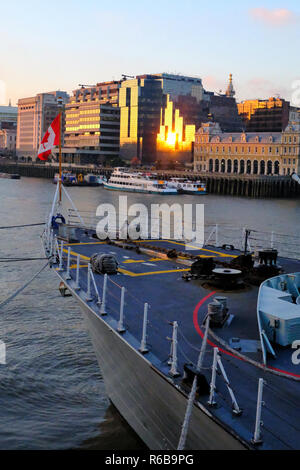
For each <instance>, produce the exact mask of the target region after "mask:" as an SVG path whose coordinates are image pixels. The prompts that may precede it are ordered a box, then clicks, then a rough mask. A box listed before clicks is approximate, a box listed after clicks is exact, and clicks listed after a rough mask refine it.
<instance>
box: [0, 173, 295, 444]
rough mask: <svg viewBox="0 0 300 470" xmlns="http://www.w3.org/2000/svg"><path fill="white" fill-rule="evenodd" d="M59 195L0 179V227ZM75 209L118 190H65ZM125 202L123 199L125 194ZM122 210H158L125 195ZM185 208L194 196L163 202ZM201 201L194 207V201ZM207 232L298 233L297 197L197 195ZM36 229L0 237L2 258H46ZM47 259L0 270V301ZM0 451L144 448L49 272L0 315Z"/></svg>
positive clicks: (28, 219) (28, 182) (33, 216)
mask: <svg viewBox="0 0 300 470" xmlns="http://www.w3.org/2000/svg"><path fill="white" fill-rule="evenodd" d="M54 190H55V187H54V185H53V184H51V182H50V181H48V180H44V179H36V178H22V179H21V180H19V181H17V180H5V179H0V214H1V222H0V226H8V225H19V224H28V223H38V222H43V221H44V220H45V214H46V213H47V212H48V211H49V210H50V206H51V200H52V198H53V194H54ZM69 193H70V195H71V197H72V199H73V200H74V202H75V204H76V205H77V207H78V208H79V209H80V210H91V211H95V210H96V207H97V206H98V204H100V203H101V202H107V203H117V197H118V193H117V192H110V191H106V190H104V189H103V188H70V189H69ZM123 194H124V193H123ZM127 195H128V204H132V203H134V202H143V203H145V204H146V205H149V204H150V203H152V202H156V203H158V202H161V201H159V200H158V198H157V196H155V195H141V194H133V193H127ZM178 198H181V202H184V203H190V202H194V201H195V199H194V198H195V197H194V196H187V195H186V196H168V197H164V202H167V203H173V202H178ZM197 202H198V201H197ZM201 202H202V203H204V204H205V222H206V223H207V224H214V223H219V224H220V226H222V224H229V225H231V226H232V227H237V226H248V227H249V226H250V227H251V228H253V229H257V230H262V231H271V230H274V231H275V232H278V233H286V234H289V235H299V232H300V201H299V199H298V200H297V199H295V200H292V199H288V200H287V199H273V200H268V199H262V200H255V199H247V198H239V197H230V196H216V195H205V196H201ZM41 231H42V227H39V226H37V227H32V228H26V229H25V228H24V229H10V230H0V258H1V259H3V258H8V257H18V256H19V257H42V256H44V255H43V251H42V247H41V240H40V235H41ZM44 263H45V261H43V260H37V261H23V262H1V260H0V303H1V302H2V301H3V300H5V299H6V298H7V297H8V296H9V295H10V294H11V293H12V292H14V291H15V290H16V289H17V288H18V287H20V286H21V285H22V284H24V282H25V281H26V280H27V279H30V278H31V277H32V276H33V275H34V274H35V273H36V272H37V271H38V270H39V269H40V268H41V267H42V266H43V264H44ZM0 340H1V341H3V342H4V343H5V345H6V364H0V449H71V448H72V449H74V448H77V449H79V448H81V449H82V448H85V449H120V450H121V449H141V448H143V447H144V445H143V443H142V442H141V441H140V439H139V438H138V436H136V435H135V433H134V432H133V431H132V430H131V429H130V428H129V426H128V425H127V424H126V423H125V422H124V420H123V419H122V418H121V417H120V415H119V414H118V412H117V411H116V410H115V408H114V407H113V406H112V405H111V404H110V402H109V399H108V397H107V395H106V393H105V387H104V383H103V380H102V377H101V371H100V370H99V367H98V364H97V362H96V358H95V355H94V352H93V349H92V345H91V342H90V339H89V336H88V333H87V331H86V329H85V324H84V322H83V317H82V314H81V312H80V309H79V307H78V306H77V304H76V302H75V301H73V299H72V298H71V297H69V298H62V297H61V296H60V294H59V292H58V281H57V277H56V276H55V275H54V273H53V272H51V270H49V269H46V270H45V271H43V272H42V273H41V275H40V276H39V277H38V278H37V279H36V280H35V281H34V282H33V283H32V284H31V285H30V286H29V287H28V288H27V289H26V290H25V291H24V292H22V293H21V294H20V295H19V296H18V297H17V298H15V299H14V300H13V301H12V302H11V303H9V304H8V305H6V306H5V307H4V308H3V309H1V311H0Z"/></svg>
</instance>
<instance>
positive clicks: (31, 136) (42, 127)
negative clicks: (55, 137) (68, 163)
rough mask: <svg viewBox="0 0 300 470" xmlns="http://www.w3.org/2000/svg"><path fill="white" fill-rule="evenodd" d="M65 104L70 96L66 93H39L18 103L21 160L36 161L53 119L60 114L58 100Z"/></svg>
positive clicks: (18, 151)
mask: <svg viewBox="0 0 300 470" xmlns="http://www.w3.org/2000/svg"><path fill="white" fill-rule="evenodd" d="M59 98H60V99H62V102H63V104H64V103H66V102H67V101H68V98H69V95H68V94H67V93H66V92H64V91H53V92H48V93H39V94H37V95H36V96H33V97H30V98H22V99H20V100H19V101H18V124H17V156H18V158H19V159H21V160H36V158H37V150H38V147H39V145H40V142H41V139H42V138H43V136H44V134H45V132H46V131H47V129H48V127H49V126H50V124H51V122H52V121H53V119H54V118H55V117H56V116H57V114H58V113H59V112H60V110H61V108H60V107H59V105H58V99H59Z"/></svg>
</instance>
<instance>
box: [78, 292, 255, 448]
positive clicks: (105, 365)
mask: <svg viewBox="0 0 300 470" xmlns="http://www.w3.org/2000/svg"><path fill="white" fill-rule="evenodd" d="M72 294H73V296H74V297H75V298H76V299H77V301H78V302H79V304H80V307H81V309H82V311H83V313H84V317H85V320H86V323H87V326H88V329H89V331H90V335H91V338H92V343H93V346H94V350H95V353H96V356H97V360H98V363H99V366H100V369H101V372H102V376H103V378H104V383H105V387H106V391H107V394H108V396H109V398H110V400H111V401H112V403H113V404H114V405H115V407H116V408H117V409H118V411H119V412H120V413H121V415H122V416H123V417H124V418H125V420H126V421H127V422H128V424H129V425H130V426H131V427H132V428H133V429H134V430H135V432H136V433H137V434H138V435H139V436H140V438H141V439H142V440H143V441H144V442H145V444H146V445H147V446H148V447H149V449H152V450H166V449H168V450H170V449H177V445H178V441H179V437H180V432H181V426H182V422H183V419H184V415H185V411H186V405H187V398H186V396H185V395H184V394H183V393H182V392H181V391H180V390H178V389H177V388H176V387H175V386H174V385H173V384H172V382H171V381H169V380H168V379H166V378H165V377H164V376H163V375H162V374H160V373H159V371H157V370H156V369H155V368H154V367H153V366H152V365H151V363H150V362H149V361H147V358H146V357H145V356H142V355H141V354H139V353H138V352H137V351H136V350H135V349H134V348H132V347H131V346H130V345H129V344H128V343H127V342H126V341H124V339H123V338H122V336H121V335H120V334H119V333H117V332H116V331H115V330H113V329H112V328H111V327H110V326H109V325H108V324H107V323H106V322H105V321H104V320H103V319H102V318H101V317H99V316H98V315H96V314H95V313H94V312H93V310H92V309H90V308H89V306H88V305H87V304H86V303H85V302H84V301H83V300H82V299H81V298H80V297H79V296H78V295H77V294H76V293H75V292H74V291H73V292H72ZM200 406H201V405H199V406H196V405H194V408H193V413H192V419H191V423H190V427H189V432H188V437H187V442H186V449H187V450H188V449H191V450H216V449H218V450H219V449H227V450H228V449H233V450H242V449H246V448H247V445H246V444H245V443H242V442H241V440H239V438H238V437H237V436H235V435H234V434H233V433H232V431H231V430H229V429H226V428H225V427H224V425H223V424H221V423H220V422H218V421H217V420H216V419H215V418H214V417H213V416H212V415H210V413H209V411H208V410H206V409H204V408H203V407H202V408H200Z"/></svg>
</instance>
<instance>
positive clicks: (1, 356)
mask: <svg viewBox="0 0 300 470" xmlns="http://www.w3.org/2000/svg"><path fill="white" fill-rule="evenodd" d="M1 364H6V345H5V343H4V342H3V341H1V340H0V365H1Z"/></svg>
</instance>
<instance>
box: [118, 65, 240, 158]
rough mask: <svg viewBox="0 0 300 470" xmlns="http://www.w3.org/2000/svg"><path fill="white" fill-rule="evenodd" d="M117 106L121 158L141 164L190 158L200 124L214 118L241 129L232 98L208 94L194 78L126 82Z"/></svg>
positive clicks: (164, 77) (156, 77) (163, 75)
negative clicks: (135, 158)
mask: <svg viewBox="0 0 300 470" xmlns="http://www.w3.org/2000/svg"><path fill="white" fill-rule="evenodd" d="M119 106H120V156H121V157H122V158H124V159H127V160H131V159H132V158H134V157H137V158H138V159H139V160H140V161H141V162H142V163H143V164H152V163H154V162H158V161H161V162H166V161H173V162H176V161H180V162H192V160H193V151H194V142H195V132H196V129H198V128H199V127H200V125H201V123H202V122H207V121H209V120H212V119H214V120H218V121H219V122H220V125H221V127H223V126H226V129H224V130H226V131H227V130H231V131H240V130H241V121H240V119H239V116H238V112H237V106H236V102H235V99H234V98H233V96H231V95H230V96H227V95H221V96H216V95H214V93H207V92H206V91H205V90H204V88H203V85H202V80H201V79H200V78H197V77H188V76H183V75H172V74H166V73H161V74H151V75H140V76H137V77H136V78H135V79H132V80H125V81H123V82H122V84H121V87H120V94H119ZM212 111H213V112H212Z"/></svg>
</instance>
